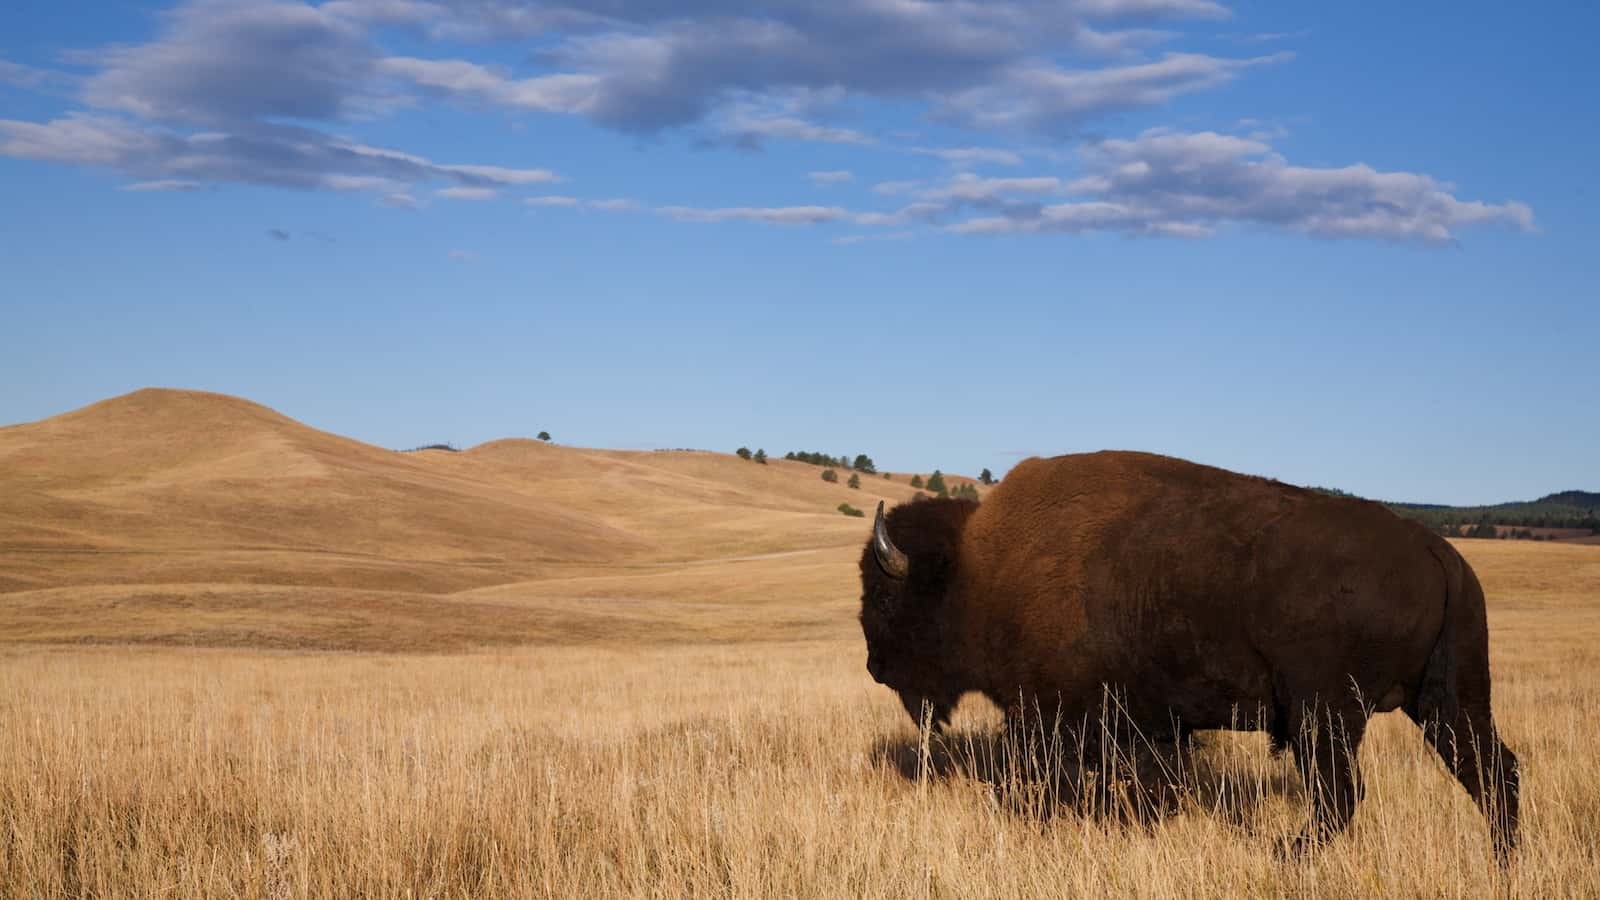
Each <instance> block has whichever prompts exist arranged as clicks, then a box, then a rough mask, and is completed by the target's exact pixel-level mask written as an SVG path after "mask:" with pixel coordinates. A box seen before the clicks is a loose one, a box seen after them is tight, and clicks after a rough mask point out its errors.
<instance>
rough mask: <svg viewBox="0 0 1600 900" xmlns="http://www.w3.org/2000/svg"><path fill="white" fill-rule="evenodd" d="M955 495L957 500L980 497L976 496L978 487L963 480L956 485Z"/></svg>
mask: <svg viewBox="0 0 1600 900" xmlns="http://www.w3.org/2000/svg"><path fill="white" fill-rule="evenodd" d="M955 497H956V499H957V500H972V501H974V502H976V501H977V500H978V499H980V498H979V497H978V489H977V488H976V487H973V486H972V484H971V483H969V482H965V481H963V482H961V483H960V484H958V485H956V491H955Z"/></svg>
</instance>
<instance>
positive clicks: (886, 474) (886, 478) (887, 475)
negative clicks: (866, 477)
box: [883, 472, 889, 481]
mask: <svg viewBox="0 0 1600 900" xmlns="http://www.w3.org/2000/svg"><path fill="white" fill-rule="evenodd" d="M883 480H884V481H888V480H889V473H888V472H885V473H883Z"/></svg>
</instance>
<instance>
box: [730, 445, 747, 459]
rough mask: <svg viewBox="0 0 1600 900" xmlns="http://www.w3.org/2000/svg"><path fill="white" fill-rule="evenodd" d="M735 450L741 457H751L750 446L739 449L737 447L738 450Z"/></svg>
mask: <svg viewBox="0 0 1600 900" xmlns="http://www.w3.org/2000/svg"><path fill="white" fill-rule="evenodd" d="M733 452H734V454H735V455H737V456H738V457H739V458H740V459H749V458H750V448H749V447H740V448H739V449H737V450H735V451H733Z"/></svg>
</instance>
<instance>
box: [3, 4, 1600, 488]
mask: <svg viewBox="0 0 1600 900" xmlns="http://www.w3.org/2000/svg"><path fill="white" fill-rule="evenodd" d="M1597 19H1600V13H1597V12H1595V11H1594V10H1593V8H1592V7H1590V6H1588V5H1578V4H1572V5H1550V6H1545V7H1541V8H1538V9H1529V8H1511V7H1507V6H1505V5H1504V4H1489V3H1450V4H1445V3H1420V4H1404V5H1402V6H1401V7H1400V8H1394V9H1389V8H1382V7H1377V6H1373V5H1367V4H1333V5H1326V4H1323V5H1317V6H1316V7H1312V6H1310V5H1304V4H1268V3H1245V2H1229V3H1223V2H1209V0H1067V2H1055V3H1043V2H1029V0H1000V2H995V3H986V4H974V3H966V2H930V0H867V2H849V3H845V2H834V0H807V2H798V0H777V2H764V3H761V2H757V3H726V2H717V0H686V2H677V3H663V2H660V0H605V2H601V3H587V4H581V5H562V4H559V3H532V2H519V0H431V2H423V0H334V2H323V3H292V2H276V0H275V2H265V0H263V2H251V3H236V2H217V0H188V2H180V3H177V4H139V3H128V2H68V0H60V2H57V0H14V2H11V3H8V4H6V5H5V7H4V9H3V10H0V305H3V306H0V308H3V318H0V322H3V323H4V327H3V328H0V384H3V385H4V386H5V390H4V391H0V422H20V421H28V420H32V419H36V418H41V417H44V416H47V415H52V414H55V413H58V412H61V411H64V410H66V409H69V408H73V407H76V406H80V405H82V404H85V403H88V402H92V401H94V400H97V399H101V398H104V397H107V396H110V395H113V394H117V393H122V392H125V391H128V390H133V389H135V388H138V387H143V386H147V385H165V386H177V387H189V388H199V389H207V390H215V391H222V392H226V393H233V394H239V395H243V396H246V397H249V398H251V399H254V400H258V401H260V402H263V403H266V404H268V405H270V406H273V407H275V408H277V409H279V410H281V411H283V412H285V413H286V414H289V415H291V416H294V417H296V418H299V419H301V420H303V421H306V422H308V423H310V424H312V425H315V426H317V427H320V428H326V429H329V430H332V431H337V432H340V433H343V434H348V435H351V436H354V437H358V438H360V439H363V440H367V441H370V442H373V443H376V444H380V445H384V446H391V447H408V446H414V445H417V444H421V443H428V442H433V441H450V442H453V443H455V444H458V445H470V444H473V443H476V442H479V441H482V440H488V439H492V438H496V437H503V436H510V435H530V434H533V433H535V432H537V431H539V430H541V429H548V430H549V431H551V432H552V433H554V434H555V436H556V438H557V440H560V441H563V442H567V443H574V444H584V445H592V446H607V447H630V448H653V447H701V448H709V449H719V450H730V449H732V448H733V447H736V446H739V445H741V444H748V445H750V446H752V447H755V446H761V447H764V448H766V449H767V450H768V452H769V453H782V452H784V451H786V450H791V449H812V450H824V451H828V452H832V453H836V454H846V453H848V454H850V455H854V454H855V453H857V452H867V453H869V454H871V455H872V456H873V457H874V458H875V459H876V460H877V461H878V462H879V464H880V465H881V466H885V467H890V468H894V469H899V470H911V469H917V470H923V471H927V470H931V469H932V468H934V467H936V466H937V467H942V468H943V469H945V470H946V471H959V472H966V473H975V472H977V471H978V470H979V469H980V468H983V467H988V468H991V469H994V470H995V471H996V472H1000V471H1003V470H1004V469H1006V468H1008V467H1009V466H1010V465H1012V464H1013V463H1014V462H1015V461H1016V460H1017V459H1019V458H1020V457H1022V456H1024V455H1031V454H1052V453H1060V452H1073V451H1082V450H1093V449H1099V448H1105V447H1116V448H1136V449H1146V450H1153V451H1158V452H1164V453H1170V454H1174V455H1179V456H1185V457H1189V458H1192V459H1196V460H1199V461H1203V462H1207V463H1212V464H1216V465H1222V466H1226V467H1229V468H1233V469H1238V470H1242V471H1248V472H1254V473H1258V474H1264V475H1271V476H1274V477H1279V478H1283V479H1285V480H1289V481H1294V482H1299V483H1314V484H1325V485H1333V486H1338V487H1342V488H1345V489H1347V490H1352V491H1356V492H1358V493H1362V494H1366V495H1368V496H1377V497H1386V498H1397V499H1414V500H1424V501H1433V502H1459V503H1468V502H1491V501H1498V500H1506V499H1521V498H1527V497H1532V496H1536V495H1538V494H1542V493H1545V492H1548V491H1553V490H1560V489H1566V488H1588V489H1597V488H1600V470H1597V467H1596V466H1595V464H1594V459H1595V458H1596V456H1595V451H1594V448H1595V447H1596V446H1597V445H1600V424H1597V422H1600V416H1596V415H1594V413H1593V411H1592V406H1593V398H1594V397H1595V395H1596V388H1600V370H1597V367H1596V355H1595V352H1596V351H1595V347H1596V340H1595V339H1596V337H1600V309H1597V304H1596V303H1595V302H1594V301H1595V299H1596V292H1595V287H1594V275H1595V273H1596V268H1597V267H1596V265H1595V264H1594V263H1593V262H1592V259H1593V251H1592V249H1591V248H1592V247H1593V246H1594V245H1595V244H1596V242H1597V241H1596V239H1597V238H1600V229H1597V227H1596V224H1595V218H1594V216H1593V215H1592V213H1591V209H1592V205H1593V202H1594V198H1593V197H1591V196H1590V194H1591V193H1592V192H1593V190H1594V188H1593V187H1592V186H1590V185H1589V184H1588V181H1589V176H1590V175H1591V174H1592V172H1593V171H1594V162H1593V160H1594V159H1595V158H1596V157H1597V151H1600V117H1597V116H1595V114H1594V111H1593V98H1594V96H1595V89H1596V87H1600V79H1597V77H1596V76H1597V72H1600V63H1596V62H1594V61H1593V54H1592V53H1590V52H1589V47H1588V43H1589V41H1590V40H1591V38H1592V35H1593V34H1594V33H1595V31H1596V26H1597V25H1600V21H1597Z"/></svg>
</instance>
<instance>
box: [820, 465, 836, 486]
mask: <svg viewBox="0 0 1600 900" xmlns="http://www.w3.org/2000/svg"><path fill="white" fill-rule="evenodd" d="M822 480H823V481H826V482H828V483H829V484H833V483H834V482H836V481H838V480H839V473H838V472H835V471H834V470H832V469H823V470H822Z"/></svg>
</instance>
